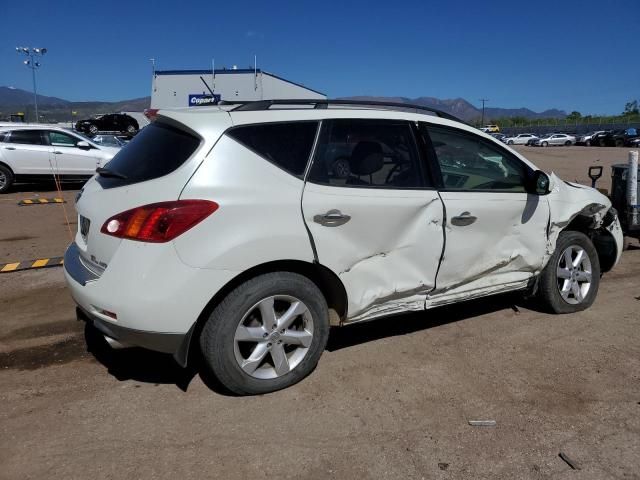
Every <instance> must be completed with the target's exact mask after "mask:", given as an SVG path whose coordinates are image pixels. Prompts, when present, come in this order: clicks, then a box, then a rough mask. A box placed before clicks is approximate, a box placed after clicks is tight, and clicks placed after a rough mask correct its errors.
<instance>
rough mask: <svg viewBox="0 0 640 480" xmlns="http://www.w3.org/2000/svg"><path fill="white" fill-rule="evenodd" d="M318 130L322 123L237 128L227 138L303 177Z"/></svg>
mask: <svg viewBox="0 0 640 480" xmlns="http://www.w3.org/2000/svg"><path fill="white" fill-rule="evenodd" d="M317 130H318V122H286V123H262V124H259V125H245V126H240V127H235V128H233V129H231V130H230V131H229V132H227V135H229V136H230V137H231V138H233V139H234V140H237V141H238V142H240V143H241V144H242V145H244V146H245V147H247V148H248V149H249V150H252V151H253V152H255V153H257V154H258V155H260V156H261V157H264V158H265V159H267V160H269V161H270V162H271V163H273V164H275V165H276V166H278V167H280V168H282V169H283V170H285V171H287V172H289V173H292V174H293V175H297V176H302V175H303V174H304V171H305V169H306V168H307V162H308V161H309V156H310V155H311V149H312V148H313V142H314V140H315V138H316V132H317Z"/></svg>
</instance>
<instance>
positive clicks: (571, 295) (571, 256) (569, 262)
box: [556, 245, 592, 305]
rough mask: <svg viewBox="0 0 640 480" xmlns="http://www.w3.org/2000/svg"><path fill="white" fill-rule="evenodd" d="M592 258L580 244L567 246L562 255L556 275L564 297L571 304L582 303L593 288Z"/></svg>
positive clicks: (559, 288)
mask: <svg viewBox="0 0 640 480" xmlns="http://www.w3.org/2000/svg"><path fill="white" fill-rule="evenodd" d="M591 273H592V270H591V260H590V259H589V255H588V254H587V252H586V251H585V250H584V249H583V248H582V247H580V246H578V245H571V246H569V247H567V248H566V249H565V250H564V251H563V252H562V255H560V258H559V259H558V265H557V273H556V277H557V280H558V291H559V292H560V296H561V297H562V299H563V300H564V301H565V302H567V303H569V304H571V305H577V304H579V303H582V302H583V301H584V299H585V298H586V297H587V295H588V294H589V289H590V288H591Z"/></svg>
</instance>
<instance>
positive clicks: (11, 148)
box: [4, 147, 16, 150]
mask: <svg viewBox="0 0 640 480" xmlns="http://www.w3.org/2000/svg"><path fill="white" fill-rule="evenodd" d="M4 149H5V150H15V149H16V147H4Z"/></svg>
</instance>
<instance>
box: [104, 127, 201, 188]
mask: <svg viewBox="0 0 640 480" xmlns="http://www.w3.org/2000/svg"><path fill="white" fill-rule="evenodd" d="M198 145H200V140H199V139H198V138H197V137H195V136H194V135H192V134H190V133H187V132H185V131H183V130H180V129H178V128H175V127H173V126H171V125H167V124H165V123H158V122H154V123H152V124H150V125H148V126H147V127H145V128H144V129H142V130H141V131H140V133H138V135H136V136H135V137H134V139H133V140H132V141H131V142H129V143H128V144H127V145H126V146H125V147H124V148H122V150H120V151H119V152H118V154H117V155H116V156H115V157H113V159H112V160H111V161H110V162H109V163H107V164H106V165H105V168H107V169H108V170H110V171H112V172H115V173H117V174H118V175H119V176H123V177H126V178H112V177H104V176H100V175H99V176H98V183H100V185H102V187H103V188H114V187H120V186H123V185H130V184H132V183H139V182H146V181H147V180H153V179H154V178H159V177H162V176H164V175H167V174H169V173H171V172H173V171H174V170H176V169H177V168H178V167H179V166H181V165H182V164H183V163H184V162H186V161H187V159H188V158H189V157H190V156H191V155H192V154H193V152H195V151H196V149H197V148H198Z"/></svg>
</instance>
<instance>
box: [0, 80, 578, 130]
mask: <svg viewBox="0 0 640 480" xmlns="http://www.w3.org/2000/svg"><path fill="white" fill-rule="evenodd" d="M344 99H347V100H364V101H367V100H368V101H387V102H398V103H411V104H414V105H422V106H427V107H434V108H437V109H439V110H443V111H445V112H447V113H450V114H452V115H455V116H456V117H459V118H461V119H462V120H466V121H468V122H471V121H479V120H480V118H481V117H482V111H481V110H480V109H479V108H477V107H476V106H474V105H472V104H471V103H469V102H468V101H467V100H465V99H463V98H454V99H444V100H443V99H439V98H434V97H418V98H407V97H373V96H356V97H345V98H344ZM150 104H151V97H142V98H134V99H131V100H121V101H118V102H96V101H93V102H71V101H69V100H64V99H62V98H57V97H47V96H45V95H38V113H39V115H40V116H41V117H44V120H46V121H52V122H53V121H69V120H70V119H71V118H72V117H73V118H74V119H80V118H84V117H89V116H92V115H95V114H98V113H110V112H123V111H131V112H141V111H143V110H144V109H145V108H149V105H150ZM18 112H24V113H26V115H27V119H28V120H30V119H32V118H33V93H31V92H29V91H26V90H21V89H19V88H13V87H0V120H2V119H5V118H7V117H8V116H9V115H10V114H12V113H18ZM72 112H75V114H73V115H72ZM566 116H567V114H566V112H564V111H562V110H557V109H551V110H545V111H544V112H534V111H533V110H530V109H528V108H495V107H487V108H485V120H486V121H487V122H488V121H490V120H491V119H498V118H506V117H510V118H511V117H524V118H528V119H538V118H564V117H566Z"/></svg>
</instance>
